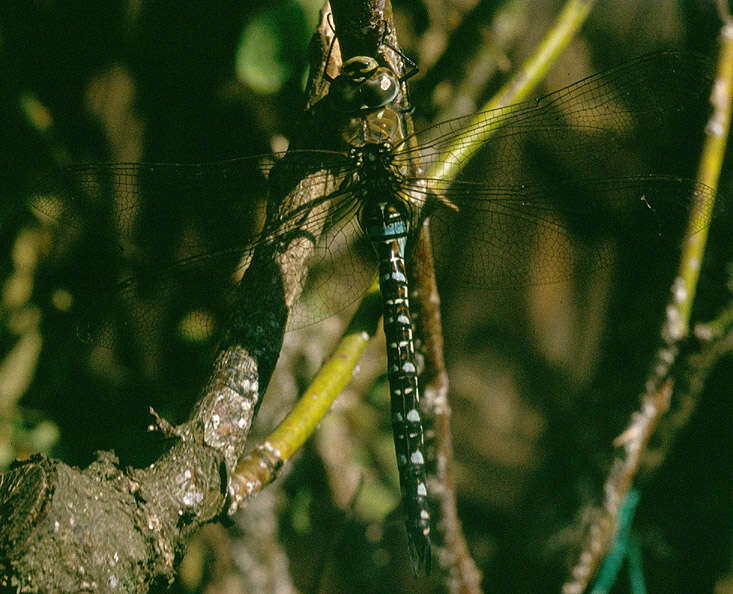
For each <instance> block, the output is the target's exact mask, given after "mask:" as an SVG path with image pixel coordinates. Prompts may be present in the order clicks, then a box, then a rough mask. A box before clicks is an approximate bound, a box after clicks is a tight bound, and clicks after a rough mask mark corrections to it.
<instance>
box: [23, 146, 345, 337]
mask: <svg viewBox="0 0 733 594" xmlns="http://www.w3.org/2000/svg"><path fill="white" fill-rule="evenodd" d="M349 167H350V163H349V161H348V159H347V158H346V157H345V156H343V155H341V154H339V153H332V152H327V151H291V152H290V153H288V154H287V156H285V157H284V158H282V159H277V158H273V157H271V156H259V157H250V158H243V159H235V160H230V161H223V162H218V163H210V164H146V163H118V164H87V165H80V166H73V167H69V168H66V169H64V170H62V171H60V172H57V173H55V174H53V175H50V176H47V177H45V178H43V179H42V180H41V181H40V182H39V183H38V184H37V187H36V190H35V191H34V192H33V195H32V197H31V199H30V205H31V208H32V209H33V211H35V212H36V213H37V214H38V215H39V218H41V219H43V220H46V221H47V222H49V223H50V224H51V225H52V226H53V228H54V231H55V247H56V250H55V251H56V257H57V258H58V259H59V261H60V262H64V261H66V262H67V264H65V265H62V266H61V271H62V274H63V273H67V276H66V278H60V279H58V283H59V284H61V285H62V286H67V287H70V288H71V289H72V293H73V295H74V298H75V300H76V308H75V310H76V311H75V317H76V318H77V325H78V329H79V330H80V331H81V332H82V334H83V336H84V337H85V338H90V340H92V341H94V342H100V343H102V344H105V343H106V339H105V338H104V336H101V337H96V336H95V335H96V334H98V333H97V332H96V330H95V329H96V327H97V325H98V321H99V320H100V319H102V318H103V317H104V316H105V315H106V314H107V313H109V311H110V310H112V309H114V304H124V306H125V308H126V310H127V311H128V312H130V313H129V316H128V317H129V318H130V319H129V320H128V321H127V322H126V323H128V324H139V325H140V326H141V327H142V328H144V327H145V326H146V325H150V326H152V325H153V322H154V320H155V319H158V318H160V311H156V308H155V307H154V306H153V305H152V304H153V303H154V302H155V301H156V300H159V299H160V298H164V299H165V300H166V302H168V303H171V302H175V303H179V304H180V308H181V310H185V308H186V307H195V306H196V304H198V303H200V304H202V307H204V306H203V304H204V303H206V302H208V303H209V304H208V305H207V306H206V309H211V308H212V306H211V302H212V297H216V298H215V299H213V301H215V302H217V303H218V305H217V306H214V309H222V310H223V309H225V307H226V303H228V302H229V301H230V292H231V291H232V290H233V287H234V286H235V285H236V282H237V281H238V279H239V278H240V277H241V274H242V272H243V269H244V268H246V266H247V264H248V262H249V259H250V256H251V254H252V253H253V251H254V250H255V249H257V247H258V246H260V245H261V244H262V243H265V242H278V241H279V240H281V239H284V238H285V237H286V236H287V235H288V234H291V233H294V232H297V233H304V234H308V233H311V232H312V233H313V234H316V233H319V232H320V229H321V228H322V227H323V223H324V220H323V217H325V216H330V217H332V216H333V213H332V214H330V215H328V214H323V215H319V216H311V210H313V208H314V206H315V205H318V204H323V202H327V201H330V200H334V201H336V197H338V198H339V200H340V202H341V203H348V201H347V202H344V195H345V193H344V192H343V191H340V190H337V191H336V192H334V191H333V189H332V188H333V187H334V183H333V182H334V179H337V178H339V177H343V176H344V175H345V174H346V173H347V170H348V168H349ZM268 177H269V178H270V179H269V180H268ZM269 182H272V183H273V184H274V185H275V186H277V188H278V191H279V192H282V193H286V192H288V191H294V192H296V199H295V200H293V201H292V203H293V205H290V203H288V204H286V203H284V202H283V203H281V204H279V205H278V206H277V207H276V210H275V207H274V206H273V207H271V209H273V212H272V213H270V216H269V218H267V217H266V210H267V208H268V207H267V198H268V186H269ZM327 188H331V190H330V191H331V192H332V195H322V193H323V192H327V191H329V190H327ZM301 194H302V195H303V196H306V195H308V196H317V198H316V199H315V200H309V201H307V202H304V201H301V200H298V195H301ZM326 210H328V209H326ZM332 210H333V211H334V212H336V213H338V212H341V210H340V209H339V208H334V209H332ZM321 211H323V209H321ZM319 212H320V211H319ZM346 214H353V213H345V212H342V214H341V216H346ZM266 220H268V221H269V222H268V223H267V224H265V221H266ZM315 237H317V235H315ZM329 245H330V244H329V243H323V242H321V243H320V244H319V246H321V247H319V249H317V250H316V251H315V253H314V256H313V258H311V260H312V262H313V265H314V266H316V267H319V268H326V267H327V266H323V265H320V266H319V262H320V261H321V260H324V261H327V260H329V259H332V258H333V255H332V254H331V253H330V251H329V250H330V248H329ZM68 262H71V264H68ZM321 290H324V291H325V290H326V289H325V287H322V288H321ZM320 301H321V302H322V304H323V305H322V306H321V311H317V312H312V314H311V316H312V317H320V318H323V317H326V316H327V315H329V314H330V313H331V311H325V310H326V309H334V308H336V307H338V306H340V304H341V295H338V298H337V299H336V300H335V301H336V303H335V304H330V305H328V306H327V305H325V303H324V302H326V301H328V300H327V299H326V298H325V297H323V298H321V300H320ZM146 302H148V303H150V304H151V305H150V306H149V307H146V305H145V304H146ZM186 303H188V304H189V305H188V306H186ZM208 319H209V316H202V319H201V320H200V321H199V323H200V324H204V323H206V321H207V320H208Z"/></svg>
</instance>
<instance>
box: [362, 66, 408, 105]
mask: <svg viewBox="0 0 733 594" xmlns="http://www.w3.org/2000/svg"><path fill="white" fill-rule="evenodd" d="M398 92H399V86H398V84H397V79H396V78H395V77H394V75H393V74H392V73H391V72H390V71H389V70H388V69H386V68H380V69H379V70H378V71H377V72H376V73H375V75H374V76H372V77H370V78H369V79H368V80H366V81H364V83H363V84H362V86H361V95H362V96H361V99H362V103H363V104H364V105H366V106H368V107H369V108H371V109H375V108H378V107H382V106H384V105H387V104H388V103H391V102H392V101H394V100H395V99H396V97H397V94H398Z"/></svg>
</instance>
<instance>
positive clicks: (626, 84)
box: [396, 52, 714, 289]
mask: <svg viewBox="0 0 733 594" xmlns="http://www.w3.org/2000/svg"><path fill="white" fill-rule="evenodd" d="M709 72H710V71H709V68H708V66H707V64H706V63H705V62H704V60H701V59H698V58H696V57H694V56H689V55H682V54H678V53H673V52H665V53H661V54H654V55H650V56H644V57H642V58H639V59H637V60H634V61H632V62H629V63H627V64H625V65H623V66H620V67H618V68H614V69H611V70H608V71H606V72H604V73H602V74H598V75H595V76H591V77H589V78H586V79H583V80H581V81H579V82H577V83H575V84H573V85H570V86H568V87H566V88H564V89H561V90H559V91H556V92H554V93H551V94H549V95H545V96H544V97H541V98H540V99H538V100H536V101H529V102H526V103H522V104H519V105H516V106H513V107H509V108H506V109H500V110H494V111H490V112H485V113H480V114H476V115H474V116H469V117H465V118H458V119H456V120H451V121H448V122H443V123H441V124H438V125H436V126H433V127H430V128H428V129H426V130H424V131H421V132H418V133H417V139H418V140H419V141H420V143H421V144H420V148H419V152H417V151H416V150H415V149H407V148H404V147H403V148H402V150H399V151H398V152H397V156H396V161H397V165H398V166H400V167H406V163H407V161H408V159H412V158H414V157H415V156H418V157H419V159H420V161H421V165H422V168H423V170H424V171H425V172H426V176H425V177H423V176H411V177H408V178H407V179H406V190H407V193H408V194H409V195H410V196H411V197H412V200H413V201H414V202H416V203H417V204H419V205H421V206H428V208H427V210H428V211H431V210H432V218H433V224H432V228H433V234H434V236H435V237H436V243H437V244H438V245H436V248H435V252H436V264H437V265H438V266H443V267H444V269H445V270H446V271H449V273H450V274H451V276H453V277H455V278H454V280H456V281H457V282H458V283H460V284H464V285H470V286H479V287H488V288H495V289H496V288H502V287H506V286H509V287H519V286H525V285H527V284H528V283H529V284H535V283H548V282H555V281H560V280H565V279H568V278H569V277H571V276H573V275H574V273H575V269H576V267H577V261H576V259H577V257H576V255H575V254H576V252H575V251H574V250H573V249H572V246H574V245H578V242H579V241H582V242H584V244H585V248H586V249H585V254H586V257H585V259H586V262H585V264H589V265H590V266H595V267H598V266H605V265H608V264H609V263H610V262H611V261H612V260H613V253H612V252H613V247H612V245H613V242H614V241H616V242H618V241H620V240H621V239H622V238H628V237H631V236H633V237H635V238H636V239H637V240H638V241H641V242H644V243H645V246H646V248H647V249H652V248H655V247H656V246H661V245H662V244H663V243H664V242H669V241H670V240H672V241H674V242H679V241H680V238H681V237H683V236H684V234H685V232H695V231H697V230H699V229H701V228H703V227H704V226H706V225H707V224H709V222H710V220H711V217H712V205H713V199H714V195H713V192H712V190H711V189H710V188H707V187H704V186H701V185H700V184H697V183H696V182H695V181H694V179H692V178H693V175H694V164H695V162H696V151H697V150H699V148H698V147H699V146H700V142H699V141H700V140H701V137H702V130H703V126H704V121H705V120H704V118H705V117H706V114H707V112H708V107H707V105H708V104H707V98H708V94H709V92H710V80H711V79H710V76H709ZM690 130H694V131H695V134H696V136H693V135H691V134H690ZM487 132H488V133H490V134H489V135H486V133H487ZM469 145H470V146H471V147H472V149H473V152H472V153H471V156H470V158H469V157H467V156H465V155H464V152H463V151H464V149H466V148H467V147H468V146H469ZM446 164H447V165H448V167H446ZM452 165H455V166H456V167H457V169H456V171H457V173H456V174H455V179H444V178H440V177H428V176H430V175H431V172H433V173H435V171H439V170H440V169H441V168H442V170H443V171H446V170H448V169H450V166H452ZM425 188H427V189H425ZM431 203H432V207H431V206H430V205H431ZM693 205H695V206H694V208H695V211H694V212H693V214H692V218H693V224H692V225H691V226H690V227H689V228H687V231H686V227H685V226H684V221H685V220H686V216H687V213H688V212H689V211H690V208H692V207H693ZM459 246H460V247H459Z"/></svg>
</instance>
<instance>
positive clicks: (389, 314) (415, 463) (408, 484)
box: [373, 237, 430, 574]
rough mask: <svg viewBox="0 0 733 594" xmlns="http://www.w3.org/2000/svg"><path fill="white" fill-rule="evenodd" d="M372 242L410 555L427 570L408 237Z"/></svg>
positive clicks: (427, 526)
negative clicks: (406, 248)
mask: <svg viewBox="0 0 733 594" xmlns="http://www.w3.org/2000/svg"><path fill="white" fill-rule="evenodd" d="M373 243H374V245H375V248H376V249H377V252H378V256H379V285H380V289H381V293H382V302H383V305H384V333H385V336H386V337H387V375H388V377H389V389H390V396H391V409H392V431H393V433H394V441H395V450H396V452H397V468H398V470H399V476H400V488H401V491H402V501H403V504H404V506H405V515H406V524H407V537H408V542H409V550H410V560H411V562H412V567H413V571H414V572H415V574H418V573H419V572H420V567H421V566H423V565H424V566H425V571H426V573H429V572H430V512H429V510H428V501H427V486H426V483H425V458H424V455H423V429H422V422H421V419H420V411H419V402H420V393H419V389H418V380H417V369H416V367H415V347H414V344H413V339H412V319H411V316H410V304H409V299H408V287H407V276H406V273H405V260H404V244H405V238H404V237H401V238H395V237H391V238H384V239H381V240H374V241H373Z"/></svg>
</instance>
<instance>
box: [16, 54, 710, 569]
mask: <svg viewBox="0 0 733 594" xmlns="http://www.w3.org/2000/svg"><path fill="white" fill-rule="evenodd" d="M705 72H706V66H705V64H704V63H701V62H700V61H699V60H698V59H697V58H694V57H691V56H687V55H684V54H679V53H675V52H664V53H658V54H653V55H648V56H643V57H641V58H638V59H636V60H633V61H631V62H628V63H626V64H623V65H621V66H618V67H616V68H612V69H610V70H607V71H605V72H603V73H601V74H597V75H593V76H590V77H587V78H585V79H582V80H580V81H578V82H576V83H574V84H571V85H569V86H567V87H565V88H563V89H560V90H558V91H555V92H553V93H549V94H547V95H544V96H542V97H540V98H538V99H535V100H531V101H527V102H525V103H520V104H517V105H514V106H511V107H510V108H503V109H498V110H492V111H487V112H482V113H478V114H473V115H470V116H465V117H459V118H456V119H451V120H447V121H444V122H441V123H438V124H435V125H432V126H429V127H427V128H424V129H423V130H420V131H418V132H417V133H413V132H410V131H409V128H408V127H407V124H406V118H407V117H408V116H409V109H408V108H406V104H409V101H408V100H407V98H406V96H405V94H404V93H403V91H402V83H403V82H404V80H405V75H404V74H403V75H401V76H400V75H399V74H398V73H396V72H394V71H393V70H391V69H390V68H389V67H388V66H386V65H384V64H380V63H379V62H378V61H377V60H376V59H375V58H372V57H369V56H356V57H353V58H351V59H349V60H347V61H345V62H344V64H343V65H342V67H341V71H340V73H339V75H338V76H337V77H336V78H335V79H333V80H332V81H331V84H330V88H329V92H328V94H327V96H326V98H325V99H324V109H325V110H326V113H331V114H333V120H334V121H335V122H338V127H339V129H340V131H341V133H340V134H341V135H340V140H339V146H338V147H337V148H335V149H329V150H325V149H320V148H319V149H300V150H293V151H290V152H288V153H287V154H285V155H275V156H272V155H265V156H263V155H258V156H253V157H244V158H238V159H233V160H229V161H223V162H217V163H209V164H151V163H119V164H84V165H76V166H71V167H67V168H65V169H64V170H63V171H61V172H60V173H59V174H58V175H56V176H54V178H53V182H51V181H49V182H47V183H46V184H45V185H44V187H42V189H41V190H39V191H37V192H36V193H35V194H34V195H33V197H32V198H31V206H32V208H33V209H34V210H35V211H36V212H38V213H40V214H41V215H43V216H45V217H48V218H50V219H51V220H53V221H56V222H57V223H58V227H59V228H60V229H62V230H64V229H65V230H67V235H68V234H69V233H68V231H69V230H71V233H70V234H71V235H74V234H75V233H76V234H77V235H78V232H79V231H80V230H82V229H83V228H85V227H84V221H89V220H92V221H95V222H94V223H91V225H92V226H95V225H96V226H103V227H105V229H106V232H107V233H111V234H112V236H113V237H114V238H115V239H116V245H117V250H118V251H119V253H120V254H122V255H123V256H124V257H125V261H126V262H130V263H131V264H129V266H128V268H127V269H126V271H127V272H125V273H123V277H124V274H128V276H127V277H124V278H123V280H122V281H121V282H118V281H117V279H115V281H114V282H113V283H112V288H113V291H112V292H110V293H105V292H104V291H107V290H109V289H110V286H108V285H109V283H108V282H102V280H100V278H99V277H101V276H102V275H101V273H100V272H99V271H96V272H94V273H91V277H92V278H90V279H89V289H88V292H87V295H88V296H91V297H90V298H89V299H87V300H85V301H82V303H84V304H85V306H84V307H82V308H81V310H82V312H83V313H82V314H81V315H82V316H84V317H85V318H88V319H90V320H91V319H93V316H92V315H91V313H90V312H95V311H97V310H98V309H99V304H100V302H101V303H102V306H104V305H106V301H107V300H106V299H104V298H100V295H105V294H108V295H115V296H122V298H124V299H129V300H131V301H134V300H135V299H136V298H137V297H138V295H139V294H141V293H145V291H151V289H150V287H151V286H152V287H154V288H153V289H152V290H153V291H161V290H163V291H168V292H177V291H183V290H184V286H183V284H182V282H181V279H182V278H183V273H184V272H190V271H192V270H197V271H202V272H200V275H201V276H197V277H196V278H198V281H197V282H204V281H202V280H201V279H202V278H208V279H209V280H208V282H210V283H211V275H212V274H213V273H212V272H211V271H212V270H214V271H216V270H227V273H225V274H224V275H223V277H224V279H225V280H223V281H221V282H220V284H219V285H218V286H219V287H221V286H222V284H227V285H233V284H234V281H233V280H232V279H234V278H236V275H232V274H230V272H231V271H232V270H235V271H239V272H240V275H241V271H242V270H243V269H244V268H246V266H247V262H248V261H249V258H251V257H252V255H253V254H254V252H255V250H257V249H258V248H260V247H261V246H263V245H274V244H277V243H278V242H281V241H284V240H285V238H287V237H289V236H291V235H292V234H293V233H300V234H302V235H303V236H304V237H312V238H313V239H312V241H313V243H314V249H313V253H312V256H311V257H310V262H309V265H308V269H309V271H310V272H309V274H308V277H307V281H306V286H305V289H304V294H303V297H302V298H301V300H300V304H299V305H298V306H297V307H296V308H295V309H294V310H293V311H292V312H291V314H290V318H291V319H290V322H289V327H290V328H297V327H301V326H304V325H307V324H310V323H314V322H315V321H318V320H321V319H324V318H326V317H328V316H329V315H332V314H333V313H334V312H337V311H341V310H343V309H344V308H345V307H347V306H349V305H350V304H352V303H354V302H355V301H356V300H358V298H359V297H360V296H361V295H362V294H364V292H365V291H366V288H367V287H368V285H369V284H370V281H371V279H372V278H373V276H374V274H375V271H377V273H378V277H379V282H380V290H381V294H382V303H383V314H384V331H385V336H386V343H387V347H386V348H387V376H388V380H389V391H390V400H391V421H392V428H393V433H394V441H395V451H396V457H397V466H398V472H399V480H400V487H401V492H402V498H403V507H404V511H405V523H406V528H407V535H408V550H409V557H410V560H411V564H412V567H413V570H414V572H415V573H416V574H417V573H419V572H420V571H421V570H422V569H424V570H425V571H426V573H429V571H430V565H431V552H430V549H431V542H430V529H431V515H430V509H429V505H428V491H427V482H426V456H425V452H424V439H423V426H422V420H421V415H420V381H419V377H418V365H417V362H416V358H415V346H414V327H413V326H414V325H413V320H412V313H411V307H410V291H409V277H410V267H411V265H412V258H413V254H414V252H415V245H416V243H417V234H418V232H419V230H420V228H421V226H422V224H423V222H424V221H425V220H426V219H428V218H429V219H430V223H431V233H432V235H433V241H434V244H435V265H436V269H437V273H438V279H439V282H440V281H441V280H442V279H446V280H451V281H455V282H457V283H458V284H459V285H462V286H467V287H480V288H497V287H498V288H500V289H501V288H512V287H514V288H516V287H521V286H525V285H526V284H527V283H552V282H558V281H562V280H565V279H568V278H570V277H571V276H572V275H573V271H574V262H573V260H574V255H573V254H572V253H570V251H569V250H568V249H567V246H568V245H570V244H572V242H573V241H578V240H582V239H583V238H589V237H592V238H598V237H600V238H609V237H617V236H619V235H623V234H628V233H629V232H630V231H631V232H633V233H638V234H639V237H642V238H643V239H644V240H645V241H646V242H647V244H648V245H649V246H651V245H653V244H654V243H655V241H657V240H658V239H660V238H664V239H666V240H669V239H670V238H671V239H672V241H675V240H677V241H678V240H679V239H680V237H681V234H684V231H683V228H684V227H683V222H684V221H685V220H686V219H687V217H688V216H690V217H692V221H693V224H692V225H690V226H688V227H687V229H688V232H695V231H697V230H700V229H702V228H704V227H705V226H707V225H708V224H709V222H710V219H711V217H712V212H711V209H712V204H713V194H714V193H713V191H712V189H710V188H708V187H706V186H704V185H701V184H699V183H697V182H696V181H695V180H694V179H693V178H692V177H691V176H689V175H685V173H686V172H684V171H683V172H681V171H680V166H679V165H678V164H676V162H675V161H674V157H675V156H676V155H677V154H678V153H681V152H683V149H684V148H685V147H687V146H688V144H689V142H690V141H689V139H684V138H680V137H678V136H676V135H675V134H676V133H675V126H676V124H677V123H679V122H680V121H682V120H686V119H695V118H702V117H703V116H704V114H705V112H706V103H705V102H706V98H707V92H708V86H707V84H706V83H707V81H708V78H707V75H706V74H705ZM701 121H702V120H701ZM640 142H641V143H647V144H649V143H658V144H659V146H660V151H659V156H660V158H659V160H658V162H657V163H652V164H645V163H644V162H642V161H640V160H639V159H637V158H635V157H634V156H633V155H634V152H633V149H634V147H636V146H637V145H638V144H639V143H640ZM467 146H470V147H471V148H472V150H471V153H470V156H467V153H465V152H464V151H463V150H462V149H463V148H465V147H467ZM533 147H535V148H536V147H551V153H552V154H553V155H554V156H555V158H556V159H557V162H553V163H549V164H545V165H544V167H541V168H540V171H541V172H543V173H542V174H538V173H537V168H535V169H530V168H529V167H528V166H527V165H526V161H527V159H526V155H525V153H526V152H527V149H528V148H529V152H530V153H531V151H532V148H533ZM567 161H571V162H572V163H573V168H572V170H567V169H566V168H564V167H562V165H561V164H562V163H563V162H567ZM304 168H306V169H308V171H309V172H311V174H310V175H308V176H307V177H305V178H303V180H302V181H301V182H300V183H299V184H298V185H297V189H296V193H297V194H300V195H302V197H303V200H301V201H296V206H293V207H288V206H285V207H283V208H279V209H276V211H275V212H274V214H272V213H270V214H269V215H266V214H265V213H264V207H263V202H262V200H261V199H259V196H260V195H261V194H260V192H261V191H264V190H263V187H264V186H265V185H266V183H267V180H268V178H269V179H270V182H271V181H272V179H273V178H277V176H278V175H280V174H283V172H284V175H285V176H287V173H288V172H289V171H300V170H302V169H304ZM447 171H450V172H451V173H450V174H446V172H447ZM260 184H262V186H263V187H261V186H260ZM42 185H43V184H42ZM162 196H176V198H177V200H178V202H177V207H176V209H174V210H173V211H171V209H170V201H166V207H165V208H157V210H156V207H157V203H158V202H161V201H162ZM110 206H112V208H111V210H112V215H111V216H110V217H108V218H105V217H104V215H103V214H99V213H104V212H107V211H108V210H109V209H110ZM105 207H106V208H107V211H105ZM146 208H149V209H152V210H151V212H150V213H148V215H147V218H146V219H145V218H144V217H143V216H142V215H141V211H143V210H144V209H146ZM202 209H203V210H204V211H205V215H204V216H202V217H201V220H202V221H203V227H204V228H203V230H199V232H198V233H188V234H187V233H182V234H181V235H180V236H178V237H177V239H176V243H175V245H174V246H171V245H170V243H171V242H170V238H168V237H154V242H153V244H152V245H153V247H152V248H150V247H148V249H147V251H146V250H145V249H142V250H140V249H137V248H138V243H142V242H140V241H139V239H138V238H139V237H140V236H141V234H143V235H144V234H145V233H147V234H148V235H150V234H151V229H152V230H153V233H152V235H153V236H155V235H156V233H155V232H154V230H155V229H156V225H157V223H158V222H160V221H163V220H168V219H169V218H170V217H178V218H179V219H180V220H181V221H182V222H183V221H185V220H186V218H187V217H188V216H190V215H191V211H192V210H198V211H200V210H202ZM691 209H692V210H691ZM89 213H94V215H90V214H89ZM90 217H96V218H90ZM141 219H142V220H147V221H148V222H147V223H141V222H140V221H141ZM87 224H89V223H87ZM182 224H183V223H182ZM146 225H147V227H146ZM232 228H234V229H236V230H237V232H236V233H227V232H224V231H223V229H232ZM97 232H99V231H97ZM207 236H213V237H216V240H217V243H216V248H215V249H213V250H212V249H211V244H210V242H208V241H206V240H204V239H202V237H207ZM538 240H542V245H543V246H544V247H543V249H542V250H540V251H533V247H534V245H535V244H536V242H537V241H538ZM589 243H591V245H590V247H589V249H588V250H587V253H588V254H589V255H590V257H589V259H590V260H591V262H590V264H591V266H593V267H602V266H609V265H611V264H612V263H613V261H614V258H615V257H616V255H615V250H614V249H613V247H612V244H611V242H609V241H595V242H591V241H589ZM457 245H460V248H461V249H460V252H458V251H457V249H456V246H457ZM530 252H531V254H532V255H531V258H528V257H527V255H528V254H529V253H530ZM459 253H460V256H457V254H459ZM150 261H153V262H154V265H153V267H152V268H148V269H147V272H146V273H144V274H140V273H135V272H130V271H134V270H135V266H136V265H138V264H140V263H141V262H142V263H149V262H150ZM212 286H217V285H216V283H212ZM211 290H212V291H213V290H218V289H214V288H212V289H211ZM81 298H82V299H83V298H84V295H82V297H81ZM137 315H139V316H140V319H142V320H143V322H144V321H145V317H144V316H146V315H147V314H146V313H145V312H144V311H143V313H139V314H137ZM80 326H82V327H85V328H86V329H87V330H86V331H87V332H88V333H89V334H93V333H94V326H93V323H91V322H89V324H86V323H84V324H80Z"/></svg>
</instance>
